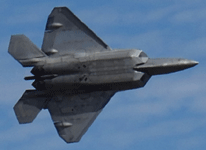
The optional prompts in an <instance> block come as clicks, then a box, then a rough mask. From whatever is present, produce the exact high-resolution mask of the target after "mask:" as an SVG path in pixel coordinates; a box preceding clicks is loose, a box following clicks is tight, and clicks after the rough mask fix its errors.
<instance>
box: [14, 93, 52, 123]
mask: <svg viewBox="0 0 206 150" xmlns="http://www.w3.org/2000/svg"><path fill="white" fill-rule="evenodd" d="M47 100H49V98H48V96H46V95H45V93H42V92H40V91H36V90H26V91H25V92H24V94H23V95H22V97H21V98H20V100H19V101H18V102H17V103H16V105H15V106H14V111H15V114H16V117H17V119H18V121H19V123H20V124H23V123H31V122H32V121H33V120H34V119H35V118H36V116H37V115H38V113H39V112H40V111H41V110H42V108H44V107H45V105H46V102H47Z"/></svg>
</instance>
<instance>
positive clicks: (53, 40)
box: [42, 7, 111, 55]
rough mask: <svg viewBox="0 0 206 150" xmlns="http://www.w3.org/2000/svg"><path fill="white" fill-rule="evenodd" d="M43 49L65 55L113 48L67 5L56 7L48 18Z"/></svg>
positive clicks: (47, 52)
mask: <svg viewBox="0 0 206 150" xmlns="http://www.w3.org/2000/svg"><path fill="white" fill-rule="evenodd" d="M42 50H43V51H44V52H45V53H46V54H49V55H51V54H54V55H65V54H73V53H79V52H80V53H91V52H99V51H110V50H111V49H110V48H109V46H108V45H107V44H105V43H104V42H103V41H102V40H101V39H100V38H99V37H98V36H97V35H96V34H95V33H94V32H93V31H92V30H90V29H89V28H88V27H87V26H86V25H85V24H84V23H83V22H81V20H79V19H78V18H77V17H76V16H75V15H74V14H73V13H72V12H71V11H70V10H69V9H68V8H67V7H55V8H54V9H53V11H52V12H51V14H50V15H49V17H48V20H47V24H46V30H45V34H44V41H43V45H42Z"/></svg>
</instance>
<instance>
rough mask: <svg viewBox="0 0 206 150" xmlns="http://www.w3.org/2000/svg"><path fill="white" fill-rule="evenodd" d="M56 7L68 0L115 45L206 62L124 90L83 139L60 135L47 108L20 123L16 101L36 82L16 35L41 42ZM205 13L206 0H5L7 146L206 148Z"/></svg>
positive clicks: (0, 81) (0, 13)
mask: <svg viewBox="0 0 206 150" xmlns="http://www.w3.org/2000/svg"><path fill="white" fill-rule="evenodd" d="M55 6H67V7H68V8H69V9H71V10H72V11H73V12H74V13H75V14H76V15H77V16H78V17H79V18H80V19H81V20H82V21H83V22H85V24H87V25H88V26H89V27H90V28H91V29H92V30H93V31H94V32H95V33H96V34H97V35H98V36H99V37H101V38H102V39H103V40H104V41H105V42H106V43H107V44H108V45H109V46H110V47H111V48H140V49H142V50H143V51H144V52H146V53H147V55H148V56H149V57H181V58H188V59H194V60H196V61H199V65H198V66H196V67H194V68H191V69H188V70H185V71H182V72H178V73H173V74H169V75H161V76H155V77H152V78H151V79H150V81H149V82H148V83H147V85H146V86H145V87H144V88H141V89H134V90H130V91H125V92H119V93H117V94H116V95H115V96H114V97H113V98H112V99H111V101H110V102H109V104H108V105H107V106H106V107H105V109H104V111H103V112H102V113H101V114H100V115H99V117H98V118H97V119H96V121H95V122H94V124H93V125H92V126H91V127H90V128H89V130H88V132H87V133H86V134H85V135H84V136H83V138H82V140H81V141H80V142H79V143H76V144H66V143H65V142H64V141H63V140H62V139H60V138H59V136H58V134H57V132H56V130H55V127H54V126H53V123H52V120H51V118H50V115H49V113H48V112H47V110H43V111H42V112H41V113H40V114H39V115H38V117H37V118H36V120H35V121H34V122H33V123H31V124H27V125H19V124H18V122H17V119H16V117H15V114H14V112H13V106H14V104H15V103H16V102H17V101H18V99H19V98H20V97H21V95H22V94H23V92H24V91H25V90H26V89H31V88H32V86H31V82H30V81H24V79H23V78H24V76H28V75H30V73H29V71H30V69H31V68H23V67H22V66H21V65H20V64H19V63H18V62H17V61H15V60H14V59H13V58H12V57H11V56H10V55H9V54H8V52H7V50H8V44H9V40H10V36H11V35H12V34H25V35H26V36H28V37H29V38H30V39H31V40H32V41H33V42H34V43H35V44H36V45H37V46H38V47H41V44H42V39H43V34H44V29H45V24H46V21H47V17H48V15H49V13H50V12H51V10H52V9H53V7H55ZM205 14H206V1H205V0H196V1H194V0H171V1H170V0H165V1H162V0H155V1H153V0H147V1H145V0H127V1H124V0H104V1H103V0H99V1H94V0H61V1H56V0H49V1H48V0H36V1H30V0H27V1H26V0H19V1H13V0H1V1H0V17H1V22H0V28H1V29H0V33H1V34H0V39H1V40H0V47H1V50H0V51H1V55H0V60H1V65H0V69H1V74H0V95H1V98H0V110H1V113H0V147H1V149H15V150H27V149H30V150H36V149H38V150H43V149H49V150H62V149H72V150H77V149H78V150H79V149H84V150H85V149H86V150H87V149H88V150H91V149H98V150H105V149H109V150H110V149H119V150H127V149H130V150H137V149H141V150H156V149H158V150H165V149H167V150H174V149H176V150H193V149H195V150H197V149H201V150H202V149H205V148H206V142H205V140H206V108H205V107H206V99H205V97H206V94H205V93H206V86H205V81H206V76H205V74H206V69H205V64H206V60H205V58H206V51H205V49H206V28H205V27H206V15H205Z"/></svg>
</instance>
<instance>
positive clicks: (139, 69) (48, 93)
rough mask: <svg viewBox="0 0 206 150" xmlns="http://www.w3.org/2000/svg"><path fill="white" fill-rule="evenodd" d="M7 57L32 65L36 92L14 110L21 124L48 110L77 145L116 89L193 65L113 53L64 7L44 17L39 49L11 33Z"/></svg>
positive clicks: (133, 53) (127, 52) (138, 53)
mask: <svg viewBox="0 0 206 150" xmlns="http://www.w3.org/2000/svg"><path fill="white" fill-rule="evenodd" d="M9 53H10V54H11V55H12V56H13V57H14V58H15V59H16V60H17V61H19V62H20V63H21V64H22V65H23V66H24V67H27V66H32V67H33V69H32V70H31V73H32V74H33V76H29V77H25V80H34V82H33V83H32V85H33V86H34V88H35V89H36V90H26V92H25V93H24V94H23V96H22V97H21V98H20V100H19V101H18V102H17V104H16V105H15V106H14V111H15V114H16V116H17V119H18V121H19V123H30V122H32V121H33V120H34V119H35V118H36V116H37V115H38V113H39V112H40V111H41V109H48V110H49V112H50V114H51V117H52V120H53V122H54V125H55V127H56V129H57V132H58V134H59V136H60V137H61V138H62V139H63V140H65V141H66V142H67V143H71V142H78V141H79V140H80V139H81V137H82V136H83V134H84V133H85V132H86V131H87V129H88V128H89V127H90V125H91V124H92V123H93V121H94V120H95V119H96V117H97V116H98V114H99V113H100V112H101V111H102V109H103V108H104V107H105V105H106V104H107V103H108V102H109V100H110V99H111V97H112V96H113V95H114V94H115V93H116V92H118V91H123V90H129V89H134V88H140V87H143V86H144V85H145V84H146V83H147V81H148V80H149V79H150V77H151V76H152V75H159V74H167V73H171V72H176V71H180V70H184V69H187V68H190V67H193V66H195V65H197V64H198V63H197V62H196V61H191V60H186V59H176V58H169V59H168V58H164V59H151V58H149V57H148V56H147V55H146V54H145V53H144V52H143V51H142V50H138V49H124V50H118V49H117V50H111V49H110V48H109V47H108V46H107V45H106V44H105V43H104V42H103V41H102V40H101V39H100V38H99V37H98V36H96V34H95V33H94V32H93V31H91V30H90V29H89V28H88V27H87V26H86V25H85V24H84V23H82V22H81V21H80V20H79V19H78V18H77V17H76V16H75V15H74V14H73V13H72V12H71V11H70V10H69V9H68V8H66V7H56V8H54V9H53V11H52V12H51V14H50V15H49V17H48V21H47V24H46V31H45V35H44V41H43V45H42V51H41V50H40V49H38V48H37V47H36V46H35V45H34V44H33V43H32V42H31V41H30V40H29V39H28V38H27V37H26V36H25V35H12V37H11V41H10V45H9Z"/></svg>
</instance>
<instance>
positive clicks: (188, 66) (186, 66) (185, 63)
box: [179, 59, 199, 69]
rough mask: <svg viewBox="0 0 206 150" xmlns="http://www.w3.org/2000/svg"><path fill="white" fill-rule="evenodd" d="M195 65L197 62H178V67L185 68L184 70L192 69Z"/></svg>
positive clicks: (182, 60)
mask: <svg viewBox="0 0 206 150" xmlns="http://www.w3.org/2000/svg"><path fill="white" fill-rule="evenodd" d="M197 64H199V62H197V61H194V60H188V59H180V61H179V65H181V66H183V67H185V69H186V68H190V67H194V66H196V65H197Z"/></svg>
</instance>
